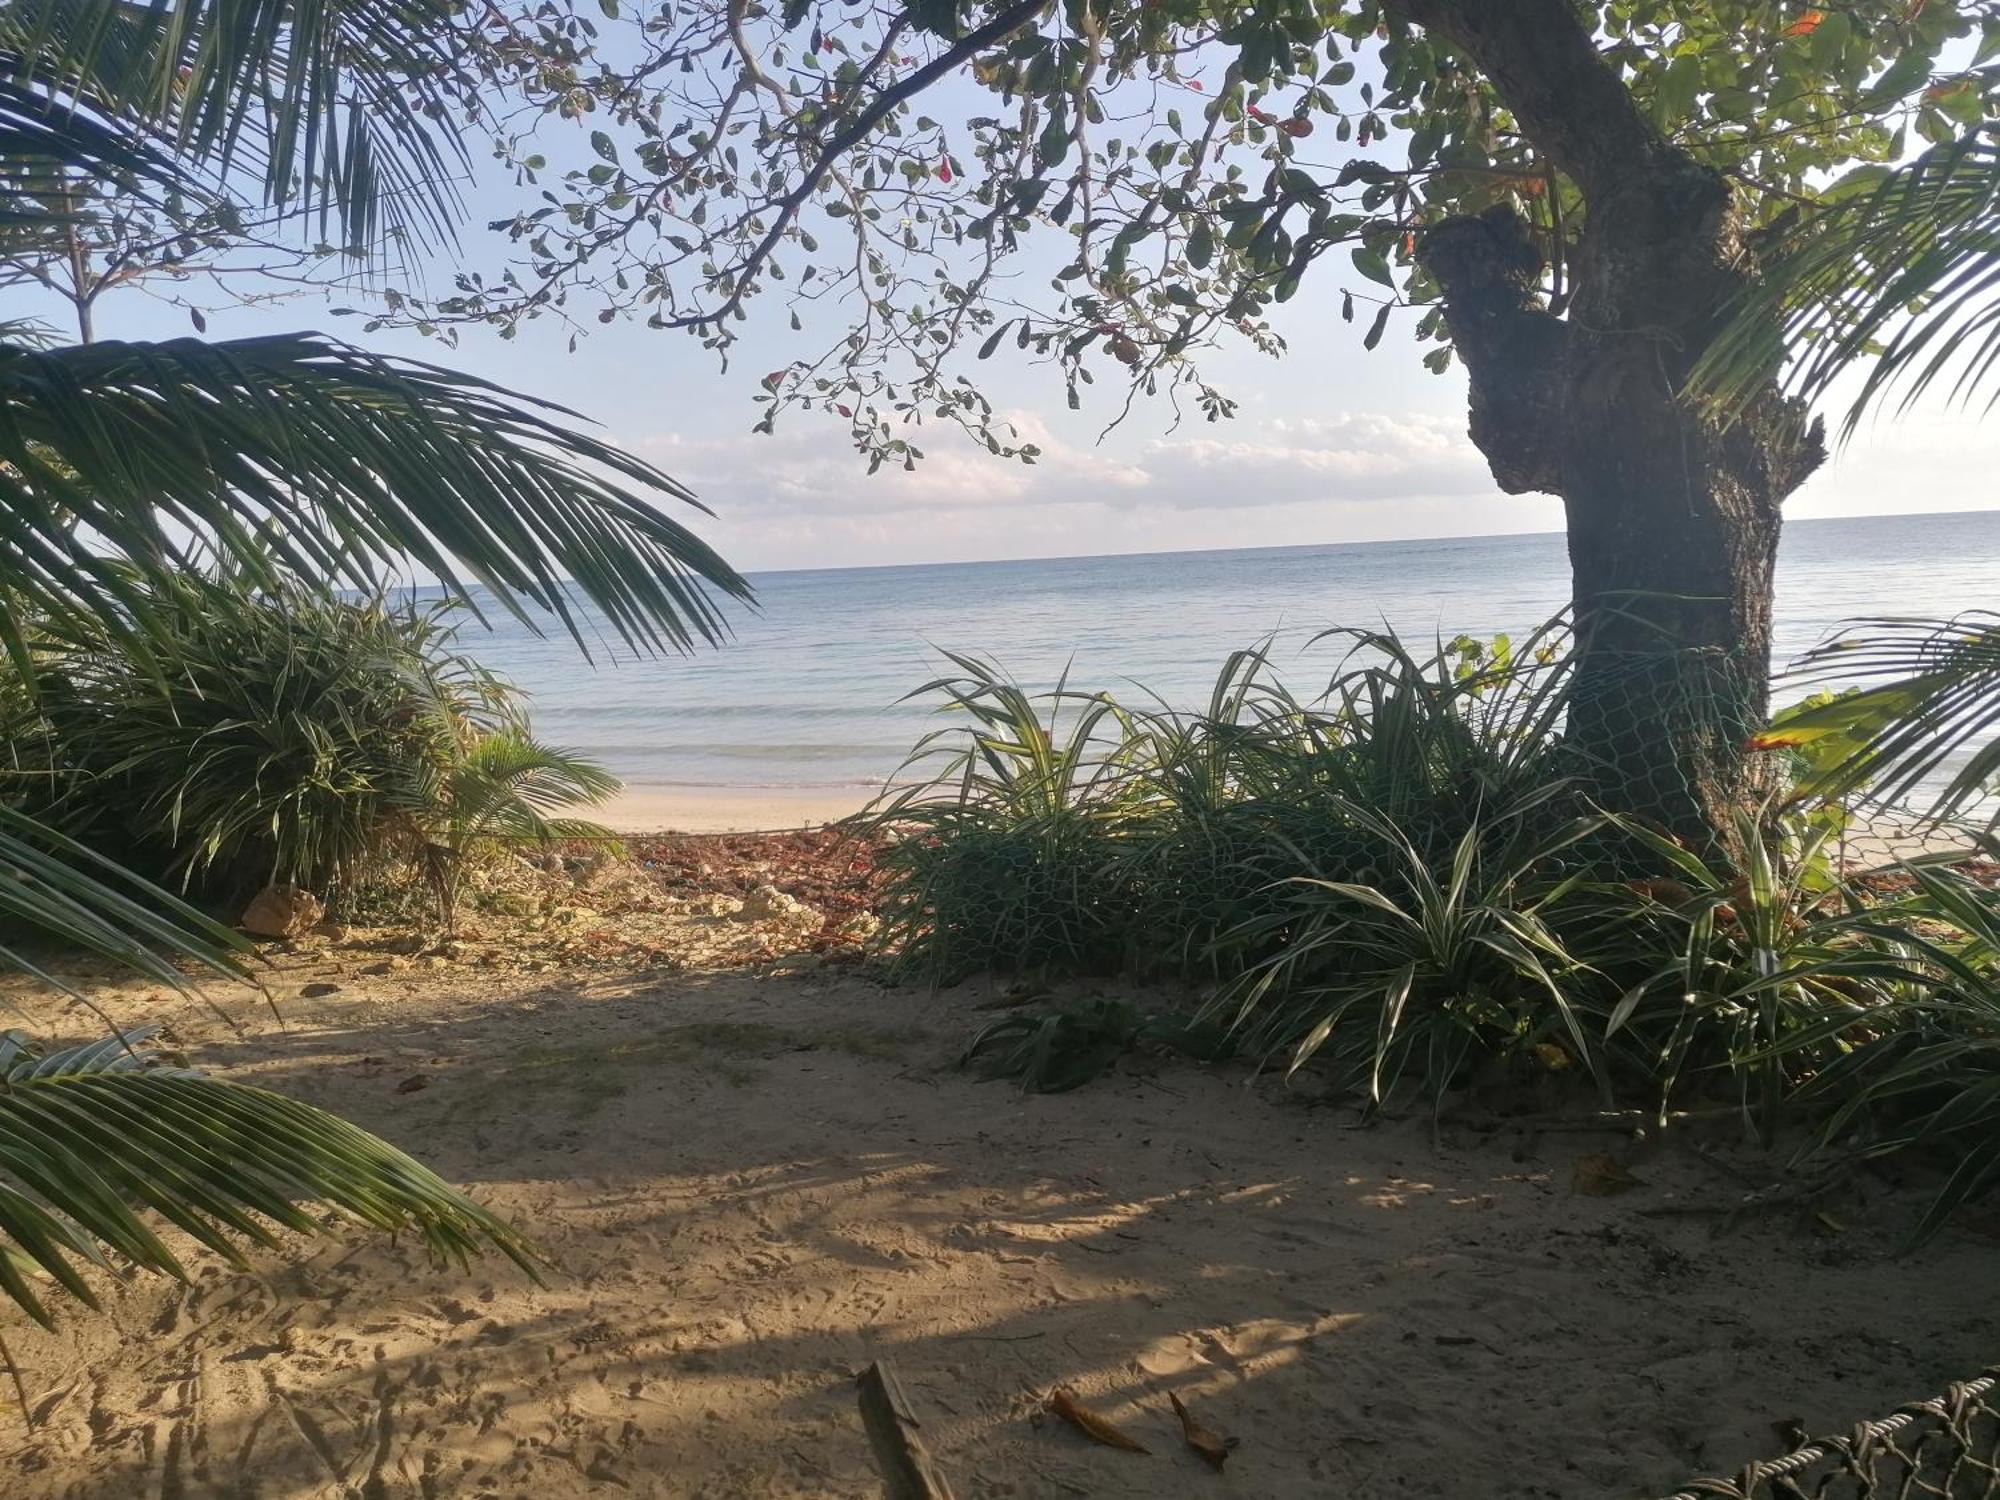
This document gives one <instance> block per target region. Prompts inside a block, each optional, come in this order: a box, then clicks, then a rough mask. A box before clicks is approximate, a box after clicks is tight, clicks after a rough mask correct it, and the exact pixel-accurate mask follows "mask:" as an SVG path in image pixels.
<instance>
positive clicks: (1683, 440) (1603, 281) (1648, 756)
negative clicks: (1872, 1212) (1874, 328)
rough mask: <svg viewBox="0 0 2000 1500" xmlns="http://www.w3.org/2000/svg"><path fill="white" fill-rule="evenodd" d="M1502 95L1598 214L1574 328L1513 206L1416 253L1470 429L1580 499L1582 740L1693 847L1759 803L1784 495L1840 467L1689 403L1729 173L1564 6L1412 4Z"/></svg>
mask: <svg viewBox="0 0 2000 1500" xmlns="http://www.w3.org/2000/svg"><path fill="white" fill-rule="evenodd" d="M1392 4H1393V6H1394V9H1395V10H1396V11H1397V12H1398V13H1400V14H1401V15H1402V16H1403V18H1405V19H1407V20H1410V21H1414V22H1416V23H1417V24H1420V25H1422V26H1424V27H1425V28H1426V29H1427V30H1428V31H1430V32H1431V33H1432V34H1434V35H1436V36H1439V37H1441V38H1443V39H1444V40H1445V41H1447V42H1448V43H1450V44H1451V45H1453V46H1454V47H1456V48H1457V49H1458V50H1460V51H1461V52H1463V53H1465V54H1466V56H1467V57H1468V58H1469V59H1470V60H1471V61H1472V62H1473V63H1474V65H1475V66H1477V67H1478V68H1479V70H1480V71H1481V72H1482V73H1483V74H1484V75H1485V76H1486V77H1487V78H1488V79H1489V80H1490V81H1491V82H1492V84H1493V87H1494V89H1495V91H1496V92H1497V93H1498V94H1499V96H1500V98H1501V100H1502V102H1503V103H1505V104H1506V106H1507V108H1508V109H1509V111H1510V112H1511V113H1512V114H1513V115H1514V118H1515V120H1516V121H1517V122H1518V124H1519V125H1520V127H1521V128H1522V130H1523V131H1525V132H1526V134H1527V135H1528V137H1529V138H1530V139H1531V140H1532V141H1533V142H1534V144H1535V145H1536V147H1537V148H1538V149H1539V150H1540V151H1541V152H1542V153H1543V154H1544V155H1546V156H1547V157H1548V159H1549V160H1550V161H1551V162H1552V163H1553V164H1554V165H1555V166H1556V167H1557V168H1558V169H1559V170H1560V171H1561V172H1562V173H1563V174H1564V175H1566V176H1567V177H1569V178H1570V180H1571V181H1572V182H1574V183H1575V184H1576V186H1577V188H1578V190H1579V192H1580V193H1581V195H1582V197H1583V199H1584V205H1585V214H1584V222H1583V226H1582V230H1581V234H1580V236H1579V239H1578V241H1577V243H1576V245H1575V247H1574V249H1573V251H1572V253H1571V257H1570V259H1571V267H1572V270H1573V272H1574V283H1573V291H1572V295H1571V298H1570V301H1569V306H1568V308H1567V310H1566V314H1565V315H1564V316H1560V317H1559V316H1557V315H1556V314H1554V313H1552V312H1550V311H1549V310H1548V309H1547V308H1545V307H1544V306H1543V305H1542V303H1541V299H1540V297H1539V295H1538V292H1537V287H1538V286H1539V284H1540V279H1541V273H1542V270H1543V256H1542V252H1541V250H1540V248H1539V247H1538V246H1537V244H1536V243H1535V240H1534V238H1533V236H1532V234H1531V232H1530V230H1529V226H1528V225H1527V223H1526V222H1525V221H1524V220H1523V219H1522V218H1521V217H1520V216H1519V215H1518V214H1516V213H1515V212H1514V211H1513V210H1512V209H1511V208H1508V207H1501V208H1496V209H1492V210H1489V211H1488V212H1486V213H1484V214H1482V215H1480V216H1478V217H1476V218H1464V219H1458V220H1453V221H1449V222H1447V223H1445V224H1443V225H1440V226H1437V227H1436V228H1434V229H1432V230H1431V231H1430V232H1429V233H1428V234H1427V235H1426V236H1425V238H1424V240H1423V242H1422V244H1421V246H1420V248H1419V254H1420V256H1421V257H1422V260H1423V262H1424V264H1425V266H1426V267H1427V268H1428V269H1429V270H1430V271H1431V273H1432V274H1433V275H1434V276H1435V278H1436V279H1437V281H1438V284H1439V286H1440V288H1441V290H1442V292H1443V297H1444V311H1445V317H1446V321H1447V324H1448V326H1449V328H1450V330H1451V333H1452V336H1453V340H1454V343H1455V345H1456V347H1457V348H1458V350H1459V352H1460V355H1461V357H1462V358H1463V361H1464V363H1465V366H1466V369H1467V372H1468V374H1469V377H1470V382H1471V389H1470V408H1471V435H1472V438H1473V441H1474V442H1475V444H1477V446H1478V447H1479V448H1480V450H1481V452H1482V453H1484V454H1485V455H1486V458H1487V461H1488V464H1489V465H1490V467H1491V468H1492V471H1493V475H1494V478H1495V480H1496V481H1497V482H1498V483H1499V484H1500V486H1501V488H1502V489H1504V490H1506V491H1507V492H1508V493H1510V494H1520V493H1523V492H1526V491H1530V490H1535V491H1542V492H1545V493H1549V494H1554V495H1558V496H1560V497H1561V498H1562V501H1563V505H1564V509H1565V511H1566V513H1567V519H1568V533H1569V555H1570V567H1571V576H1572V605H1573V609H1574V613H1575V627H1576V644H1575V659H1574V667H1573V670H1574V678H1573V683H1572V698H1571V704H1570V711H1569V721H1568V728H1567V731H1566V735H1565V740H1566V744H1567V745H1568V746H1569V748H1570V749H1571V750H1572V751H1573V752H1574V754H1575V756H1576V758H1577V760H1578V763H1579V768H1580V771H1581V773H1582V774H1583V775H1584V776H1585V777H1586V778H1587V780H1588V781H1589V782H1590V784H1591V785H1592V786H1593V788H1594V790H1595V791H1596V793H1597V795H1598V796H1599V798H1600V799H1601V800H1603V801H1604V802H1605V803H1606V804H1607V805H1608V806H1609V807H1611V808H1613V809H1614V810H1617V811H1620V812H1625V813H1629V814H1633V815H1637V816H1641V817H1644V818H1646V819H1648V820H1650V821H1652V822H1654V823H1655V824H1657V825H1659V826H1661V827H1663V828H1664V829H1666V830H1667V831H1669V832H1671V833H1673V834H1674V835H1676V836H1677V837H1679V838H1681V839H1682V840H1683V841H1684V842H1687V843H1689V844H1690V845H1692V846H1695V847H1702V848H1712V847H1716V846H1718V845H1721V846H1726V845H1727V844H1728V843H1729V842H1730V837H1729V830H1730V826H1731V822H1732V819H1733V816H1734V813H1735V812H1736V810H1737V809H1740V808H1741V807H1743V806H1744V805H1745V803H1746V801H1748V800H1749V798H1750V797H1751V795H1752V793H1753V790H1754V787H1753V777H1752V775H1751V769H1750V762H1749V761H1748V759H1747V758H1746V752H1745V749H1744V742H1745V740H1746V738H1747V737H1748V736H1749V735H1750V734H1751V733H1753V732H1755V730H1756V729H1757V728H1759V727H1760V726H1761V725H1762V723H1763V721H1764V718H1765V715H1766V711H1767V708H1768V689H1769V678H1770V664H1771V663H1770V655H1771V598H1772V595H1771V588H1772V567H1773V563H1774V561H1775V559H1776V555H1777V546H1778V531H1779V522H1780V510H1781V507H1782V505H1783V503H1784V500H1785V497H1786V496H1787V495H1789V494H1790V493H1791V492H1792V491H1793V490H1794V489H1796V488H1797V487H1798V485H1799V484H1800V483H1802V482H1803V481H1804V480H1805V478H1806V476H1807V475H1808V474H1810V473H1811V472H1812V471H1813V469H1814V468H1815V467H1817V466H1818V464H1819V463H1820V462H1821V461H1822V460H1823V459H1824V457H1825V445H1824V441H1823V436H1822V433H1821V429H1820V426H1819V424H1818V423H1817V422H1814V423H1811V424H1808V423H1806V422H1805V420H1804V417H1803V413H1802V411H1801V410H1799V409H1798V407H1797V405H1796V403H1793V402H1790V401H1787V400H1785V399H1784V398H1782V397H1781V396H1780V395H1779V393H1778V392H1777V391H1776V390H1775V389H1772V390H1768V391H1766V392H1764V393H1763V394H1762V395H1760V396H1759V398H1758V399H1757V400H1756V401H1755V402H1754V403H1753V404H1752V405H1751V407H1750V408H1749V410H1748V411H1747V412H1746V413H1745V414H1743V415H1741V416H1739V417H1738V418H1737V419H1736V421H1735V422H1734V423H1733V424H1731V425H1726V426H1725V425H1724V424H1723V423H1721V422H1719V421H1718V420H1717V419H1716V418H1715V417H1714V416H1713V415H1712V414H1711V413H1709V412H1707V411H1705V410H1704V409H1703V408H1702V407H1701V406H1700V404H1699V403H1697V402H1695V401H1693V400H1691V399H1689V398H1688V396H1687V395H1686V394H1685V387H1686V384H1687V378H1688V374H1689V372H1690V371H1691V370H1692V369H1693V367H1694V365H1695V363H1696V361H1697V360H1698V359H1699V358H1700V357H1701V355H1702V352H1703V351H1704V349H1705V348H1706V347H1707V345H1708V343H1709V341H1710V340H1711V339H1712V338H1713V337H1714V336H1715V333H1716V331H1717V330H1718V328H1719V327H1720V325H1721V322H1722V320H1723V318H1724V317H1725V316H1726V313H1727V309H1728V307H1729V304H1730V302H1731V299H1732V298H1733V297H1734V296H1735V294H1736V293H1737V292H1738V291H1739V290H1740V289H1741V287H1742V286H1743V284H1744V280H1745V278H1746V276H1747V275H1748V274H1749V271H1748V261H1749V258H1750V257H1749V256H1748V254H1747V252H1746V249H1745V246H1744V243H1743V234H1742V220H1741V216H1740V214H1739V212H1738V209H1737V206H1736V204H1735V203H1734V201H1733V199H1732V195H1731V192H1730V189H1729V186H1728V184H1727V182H1726V181H1725V180H1724V179H1723V178H1722V177H1721V176H1720V175H1719V174H1717V173H1715V172H1714V171H1712V170H1711V169H1709V168H1708V167H1706V166H1704V165H1702V164H1701V163H1699V162H1697V161H1696V160H1695V159H1694V158H1693V157H1691V156H1690V155H1689V154H1688V153H1687V152H1685V151H1683V150H1681V149H1680V148H1679V147H1677V146H1674V145H1673V144H1672V143H1670V142H1668V141H1667V140H1665V139H1664V138H1663V137H1662V136H1661V135H1660V134H1659V132H1658V131H1657V130H1655V129H1654V128H1653V126H1652V124H1651V123H1650V121H1648V120H1647V119H1646V118H1645V117H1644V116H1643V115H1642V114H1641V113H1640V112H1639V110H1638V108H1637V106H1636V104H1635V103H1634V101H1633V99H1632V97H1631V95H1630V93H1629V92H1628V91H1627V89H1626V88H1625V86H1624V84H1623V83H1622V82H1621V81H1620V80H1619V78H1618V77H1617V75H1616V74H1615V73H1614V72H1613V71H1612V70H1611V68H1610V67H1608V66H1607V65H1606V64H1605V63H1604V62H1603V60H1602V59H1601V58H1600V57H1599V56H1598V54H1597V50H1596V47H1595V45H1594V43H1593V41H1592V38H1591V35H1590V33H1589V31H1588V30H1587V28H1586V27H1585V25H1584V23H1583V21H1582V20H1581V19H1580V18H1579V14H1578V12H1577V11H1576V10H1575V9H1574V8H1573V7H1572V6H1571V5H1570V4H1569V3H1567V0H1392Z"/></svg>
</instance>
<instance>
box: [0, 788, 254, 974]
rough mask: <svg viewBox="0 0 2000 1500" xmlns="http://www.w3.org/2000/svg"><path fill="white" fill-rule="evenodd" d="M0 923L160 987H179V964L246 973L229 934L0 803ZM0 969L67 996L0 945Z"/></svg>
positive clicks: (238, 944)
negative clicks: (78, 951) (125, 969)
mask: <svg viewBox="0 0 2000 1500" xmlns="http://www.w3.org/2000/svg"><path fill="white" fill-rule="evenodd" d="M0 918H4V919H6V920H7V921H8V922H9V923H10V924H19V925H22V926H25V927H28V928H31V929H34V930H36V931H38V932H40V933H42V934H44V935H45V936H47V937H49V938H51V939H54V940H55V941H57V942H60V943H63V944H66V945H68V946H70V947H72V948H78V949H82V950H84V951H86V952H89V953H95V954H97V955H98V956H99V957H101V958H108V959H110V960H112V961H113V962H115V963H119V964H123V965H125V966H126V967H128V968H131V969H134V970H136V971H137V972H139V973H141V974H144V975H146V976H147V977H148V978H150V979H154V980H157V981H159V982H160V983H162V984H171V985H174V986H177V987H178V986H181V985H184V984H185V983H186V978H185V976H184V975H183V974H182V972H181V970H180V969H179V968H178V967H176V965H175V962H174V960H175V959H176V958H179V959H182V960H184V961H186V962H189V963H191V964H195V965H198V966H200V967H202V968H206V969H208V970H210V971H211V972H213V973H215V974H218V975H223V976H228V977H235V978H241V977H242V976H243V972H244V971H243V968H242V965H241V964H240V963H239V961H238V959H237V957H236V955H238V954H240V953H242V952H244V951H245V949H246V946H247V945H246V944H245V943H244V941H243V939H242V938H240V937H238V936H237V935H236V934H234V933H233V932H231V931H230V930H229V929H228V928H226V927H223V926H221V925H220V924H219V923H217V922H214V921H212V920H210V919H209V918H208V917H205V916H203V915H202V914H201V913H200V912H199V911H196V910H195V909H194V908H193V907H191V906H189V905H188V904H187V903H186V902H184V901H181V900H179V899H177V898H176V897H174V896H172V895H169V894H168V893H167V892H166V891H163V890H161V889H159V887H157V886H154V885H151V884H149V883H148V882H146V881H144V880H141V879H140V878H139V877H137V876H135V875H132V874H130V873H128V872H127V871H125V870H122V869H120V868H119V867H118V866H117V865H116V864H115V863H113V862H112V861H110V860H108V859H105V858H103V857H102V856H101V855H97V854H94V853H92V852H91V851H90V850H89V849H87V848H85V847H84V846H83V845H81V844H79V843H78V842H77V841H76V840H75V839H72V838H69V837H68V836H67V835H65V834H62V833H60V832H58V831H56V830H55V829H52V828H48V827H45V826H43V825H42V824H40V823H37V822H35V821H34V820H33V819H32V818H28V817H25V816H23V815H22V814H21V813H19V812H17V811H15V810H14V809H12V808H10V807H7V806H5V805H4V804H0ZM0 964H5V965H6V966H7V967H10V968H14V969H19V970H21V971H22V972H24V973H27V974H31V975H33V976H34V977H35V978H37V979H40V980H41V981H43V982H44V983H46V984H49V985H52V986H54V987H56V988H58V989H62V990H64V991H65V992H68V991H69V987H68V986H67V985H65V984H63V983H62V981H61V980H59V979H58V978H56V977H55V976H54V975H53V974H50V973H47V972H45V971H44V970H43V969H42V967H41V966H40V965H38V964H37V963H35V962H34V960H33V959H31V958H30V957H28V956H27V955H26V954H24V953H21V952H19V951H18V950H17V949H15V948H13V947H9V946H4V945H0Z"/></svg>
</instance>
